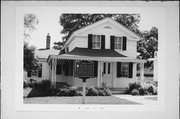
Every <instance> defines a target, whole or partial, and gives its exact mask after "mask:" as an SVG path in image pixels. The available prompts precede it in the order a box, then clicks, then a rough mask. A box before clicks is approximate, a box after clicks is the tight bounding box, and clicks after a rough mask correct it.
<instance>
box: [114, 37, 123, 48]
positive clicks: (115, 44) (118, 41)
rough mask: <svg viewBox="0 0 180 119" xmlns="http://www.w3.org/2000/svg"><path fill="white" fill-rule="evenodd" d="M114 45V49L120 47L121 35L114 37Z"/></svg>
mask: <svg viewBox="0 0 180 119" xmlns="http://www.w3.org/2000/svg"><path fill="white" fill-rule="evenodd" d="M114 46H115V49H120V50H121V49H122V37H115V42H114Z"/></svg>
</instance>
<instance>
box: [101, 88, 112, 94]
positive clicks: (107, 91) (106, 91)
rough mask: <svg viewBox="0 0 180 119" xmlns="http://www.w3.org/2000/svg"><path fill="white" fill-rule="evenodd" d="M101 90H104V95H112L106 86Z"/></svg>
mask: <svg viewBox="0 0 180 119" xmlns="http://www.w3.org/2000/svg"><path fill="white" fill-rule="evenodd" d="M103 91H104V94H105V96H111V95H112V93H111V91H110V90H109V89H108V88H107V89H103Z"/></svg>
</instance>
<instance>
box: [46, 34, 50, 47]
mask: <svg viewBox="0 0 180 119" xmlns="http://www.w3.org/2000/svg"><path fill="white" fill-rule="evenodd" d="M50 42H51V37H50V35H49V33H48V34H47V36H46V49H50Z"/></svg>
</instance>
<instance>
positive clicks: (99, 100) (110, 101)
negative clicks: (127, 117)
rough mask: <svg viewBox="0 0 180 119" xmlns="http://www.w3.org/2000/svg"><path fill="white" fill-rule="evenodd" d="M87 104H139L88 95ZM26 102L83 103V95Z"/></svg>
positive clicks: (29, 99) (25, 99) (26, 99)
mask: <svg viewBox="0 0 180 119" xmlns="http://www.w3.org/2000/svg"><path fill="white" fill-rule="evenodd" d="M85 102H86V104H139V103H136V102H132V101H129V100H127V99H121V98H117V97H114V96H86V101H85ZM24 103H25V104H82V96H74V97H33V98H24Z"/></svg>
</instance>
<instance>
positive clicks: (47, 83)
mask: <svg viewBox="0 0 180 119" xmlns="http://www.w3.org/2000/svg"><path fill="white" fill-rule="evenodd" d="M32 85H33V87H34V88H37V89H42V90H48V89H49V88H50V87H51V81H50V80H42V81H40V82H34V83H33V84H32Z"/></svg>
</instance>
